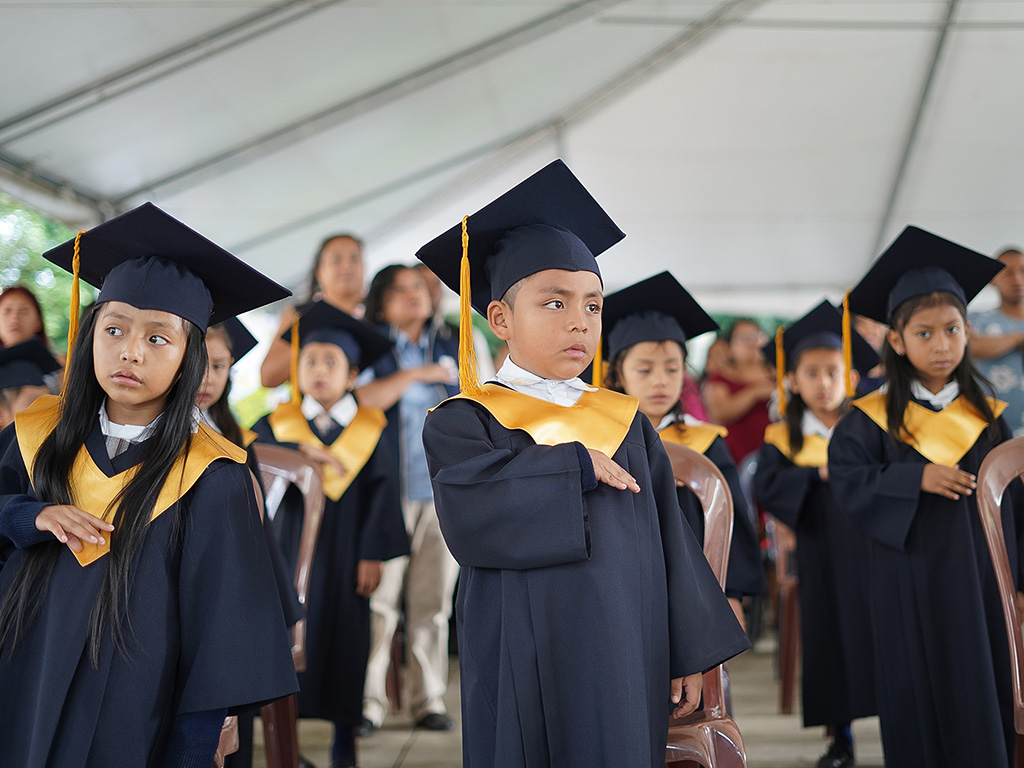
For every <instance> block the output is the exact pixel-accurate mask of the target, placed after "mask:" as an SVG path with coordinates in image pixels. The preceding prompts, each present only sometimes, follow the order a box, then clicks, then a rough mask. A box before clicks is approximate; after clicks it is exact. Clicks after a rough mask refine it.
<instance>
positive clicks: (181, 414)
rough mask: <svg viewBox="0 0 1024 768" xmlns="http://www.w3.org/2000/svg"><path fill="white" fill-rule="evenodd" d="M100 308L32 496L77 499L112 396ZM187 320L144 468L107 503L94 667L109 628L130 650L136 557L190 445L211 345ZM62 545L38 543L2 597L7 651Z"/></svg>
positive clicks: (177, 528) (73, 364)
mask: <svg viewBox="0 0 1024 768" xmlns="http://www.w3.org/2000/svg"><path fill="white" fill-rule="evenodd" d="M101 311H102V307H98V308H97V309H95V310H94V311H93V312H91V313H90V314H89V316H88V317H87V318H86V319H85V321H84V322H83V324H82V328H81V330H80V331H79V333H78V337H77V339H76V341H75V345H74V351H73V352H72V355H71V359H70V361H69V369H70V370H69V371H68V377H69V378H68V382H67V386H66V388H65V393H64V397H65V400H64V402H63V403H62V405H61V409H60V416H59V418H58V421H57V424H56V426H55V427H54V428H53V431H52V432H50V434H49V435H48V436H47V437H46V439H45V440H44V441H43V444H42V445H41V446H40V448H39V452H38V454H37V455H36V460H35V464H34V466H33V468H32V486H33V489H34V495H35V496H36V498H38V499H45V500H46V501H48V502H52V503H54V504H71V503H73V497H72V468H73V465H74V461H75V458H76V457H77V456H78V453H79V450H80V449H81V448H82V446H83V445H84V444H85V440H86V438H87V437H88V436H89V433H90V432H91V431H92V429H93V427H94V425H95V423H96V414H97V413H98V411H99V409H100V406H101V405H102V403H103V400H104V397H105V396H106V395H105V393H104V391H103V389H102V388H101V387H100V384H99V382H98V381H97V380H96V373H95V370H94V363H93V348H92V343H93V335H94V333H95V331H96V326H97V321H98V316H99V314H100V312H101ZM181 322H182V324H183V327H184V329H185V331H186V334H187V344H186V347H185V355H184V358H183V360H182V362H181V367H180V369H179V371H178V378H177V379H176V381H175V382H174V384H172V385H171V388H170V390H169V391H168V393H167V400H166V402H165V404H164V410H163V415H162V418H160V420H159V421H158V422H157V424H156V427H155V429H154V431H153V434H152V436H151V437H150V438H149V439H148V440H146V442H145V445H146V449H147V450H146V452H145V456H144V458H143V461H142V463H141V464H140V465H139V467H138V471H137V472H135V474H134V475H133V476H132V478H131V480H130V482H129V483H128V484H127V485H126V486H125V487H124V488H123V489H122V490H121V492H120V493H118V494H117V496H115V497H114V498H113V499H112V500H111V501H110V504H109V506H108V509H110V508H111V507H113V506H114V505H115V504H116V505H117V511H116V512H115V513H114V518H113V521H112V522H113V524H114V534H113V535H112V536H111V537H110V553H109V555H107V557H108V558H109V560H108V562H107V571H106V573H105V574H104V577H103V584H102V586H101V587H100V591H99V594H98V595H97V596H96V601H95V602H94V603H93V607H92V614H91V615H90V617H89V638H88V646H87V647H88V650H89V659H90V661H91V662H92V665H93V667H98V665H99V651H100V643H101V641H102V639H103V635H104V634H105V633H106V630H107V627H108V626H109V627H110V631H111V637H112V640H113V642H114V647H115V649H116V650H117V651H118V652H119V653H121V654H122V655H123V656H125V657H127V656H128V648H127V646H128V643H127V638H128V635H129V634H130V632H131V617H130V616H128V615H127V613H126V608H127V601H128V596H129V594H130V592H131V583H132V563H133V561H134V559H135V554H136V552H137V550H138V548H139V547H140V546H141V544H142V540H143V537H144V536H145V533H146V526H147V524H148V523H149V519H150V516H151V514H152V512H153V508H154V507H155V505H156V501H157V497H158V496H159V494H160V491H161V490H162V489H163V487H164V484H165V483H166V482H168V481H169V478H168V476H169V475H170V472H171V468H172V467H173V465H174V462H175V461H176V460H177V459H178V457H179V456H180V455H181V454H182V452H183V451H185V452H187V451H188V450H189V448H190V447H191V445H192V422H193V408H194V407H195V399H196V394H197V393H198V391H199V386H200V384H201V383H202V380H203V374H204V373H205V371H206V359H207V356H206V344H205V343H204V342H203V335H202V332H201V331H200V330H199V329H198V328H197V327H196V326H195V325H193V324H192V323H190V322H188V321H187V320H184V319H182V321H181ZM175 506H176V508H175V509H174V510H171V511H168V513H167V514H174V515H175V518H174V520H173V526H174V535H173V537H172V541H176V540H178V539H179V537H180V534H181V530H182V524H183V520H182V511H181V509H182V506H183V505H180V504H179V505H175ZM64 546H65V545H64V544H60V543H59V542H56V541H52V542H48V543H46V544H40V545H37V546H34V547H32V548H31V549H30V551H29V552H28V554H27V555H26V557H25V559H24V560H23V562H22V564H21V566H20V567H19V569H18V572H17V573H16V574H15V576H14V580H13V581H12V583H11V586H10V588H9V590H8V591H7V594H6V595H4V598H3V602H2V603H0V648H2V647H3V646H4V645H7V646H8V653H9V654H10V653H13V651H14V649H15V647H16V646H17V644H18V643H19V642H20V641H22V640H23V639H24V637H25V634H26V633H27V631H28V629H29V627H30V626H31V624H32V622H33V620H34V619H35V618H36V616H37V615H38V613H39V610H40V607H41V604H42V602H43V600H44V598H45V597H46V592H47V589H48V587H49V581H50V577H51V574H52V573H53V569H54V566H55V565H56V562H57V557H58V556H59V555H60V554H61V549H62V548H63V547H64Z"/></svg>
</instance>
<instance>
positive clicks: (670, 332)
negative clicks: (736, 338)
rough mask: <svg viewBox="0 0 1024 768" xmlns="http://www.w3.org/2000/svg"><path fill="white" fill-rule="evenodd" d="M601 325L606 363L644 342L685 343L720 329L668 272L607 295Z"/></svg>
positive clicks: (602, 310)
mask: <svg viewBox="0 0 1024 768" xmlns="http://www.w3.org/2000/svg"><path fill="white" fill-rule="evenodd" d="M601 324H602V328H603V336H604V350H603V357H604V358H605V359H607V360H614V359H615V356H616V355H617V354H618V353H619V352H621V351H622V350H624V349H626V348H627V347H631V346H633V345H634V344H639V343H640V342H643V341H667V340H671V341H677V342H679V343H680V344H685V343H686V341H687V339H692V338H694V337H695V336H700V335H701V334H702V333H707V332H708V331H714V330H717V329H718V323H716V322H715V321H714V320H712V319H711V316H710V315H709V314H708V313H707V312H705V311H704V308H703V307H701V305H700V304H698V303H697V301H696V300H695V299H694V298H693V296H691V295H690V293H689V291H687V290H686V289H685V288H683V286H681V285H680V284H679V281H677V280H676V279H675V278H674V277H673V276H672V274H671V273H669V272H661V273H659V274H657V275H654V276H653V277H648V278H647V279H646V280H641V281H640V282H639V283H634V284H633V285H631V286H629V287H627V288H623V289H622V290H621V291H616V292H615V293H611V294H609V295H607V296H605V298H604V305H603V307H602V309H601Z"/></svg>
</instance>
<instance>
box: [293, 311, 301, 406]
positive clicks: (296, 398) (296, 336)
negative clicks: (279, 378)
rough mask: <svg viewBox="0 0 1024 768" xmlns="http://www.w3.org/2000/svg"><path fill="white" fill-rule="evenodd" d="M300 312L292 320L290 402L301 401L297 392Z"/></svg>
mask: <svg viewBox="0 0 1024 768" xmlns="http://www.w3.org/2000/svg"><path fill="white" fill-rule="evenodd" d="M300 317H302V313H301V312H296V313H295V317H294V318H293V319H292V361H291V389H292V402H293V403H297V402H299V401H300V400H302V393H300V392H299V318H300Z"/></svg>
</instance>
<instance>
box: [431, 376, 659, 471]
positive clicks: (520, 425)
mask: <svg viewBox="0 0 1024 768" xmlns="http://www.w3.org/2000/svg"><path fill="white" fill-rule="evenodd" d="M460 399H461V400H472V401H473V402H474V403H479V404H480V405H482V406H483V407H484V408H486V409H487V411H488V413H490V414H491V416H493V417H494V418H495V419H497V420H498V423H499V424H501V426H503V427H505V429H521V430H523V431H524V432H526V433H527V434H528V435H529V436H530V437H532V438H533V441H534V442H535V443H537V445H560V444H562V443H572V442H578V443H583V445H585V446H586V447H587V448H590V449H592V450H595V451H601V453H603V454H605V455H606V456H613V455H614V454H615V452H616V451H617V450H618V449H619V446H620V445H621V444H622V441H623V440H624V439H625V437H626V433H627V432H628V431H629V425H630V424H632V423H633V417H634V416H635V415H636V409H637V406H638V405H639V403H640V401H639V400H637V399H636V398H635V397H629V396H628V395H622V394H619V393H618V392H612V391H611V390H610V389H598V390H597V391H596V392H584V393H583V396H582V397H580V399H579V400H578V401H577V402H576V404H575V405H555V404H554V403H549V402H548V401H547V400H541V399H540V398H536V397H532V396H531V395H524V394H523V393H521V392H516V391H515V390H514V389H508V388H506V387H502V386H500V385H498V384H484V385H483V392H482V393H481V394H479V395H466V394H460V395H455V397H452V398H449V400H460ZM449 400H446V401H445V402H448V401H449ZM442 405H444V403H442Z"/></svg>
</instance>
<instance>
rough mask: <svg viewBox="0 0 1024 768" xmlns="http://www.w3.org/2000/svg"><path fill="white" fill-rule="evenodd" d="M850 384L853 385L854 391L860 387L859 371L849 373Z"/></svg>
mask: <svg viewBox="0 0 1024 768" xmlns="http://www.w3.org/2000/svg"><path fill="white" fill-rule="evenodd" d="M850 383H851V384H853V388H854V389H856V388H857V387H858V386H860V371H858V370H857V369H856V368H855V369H854V370H852V371H850Z"/></svg>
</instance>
